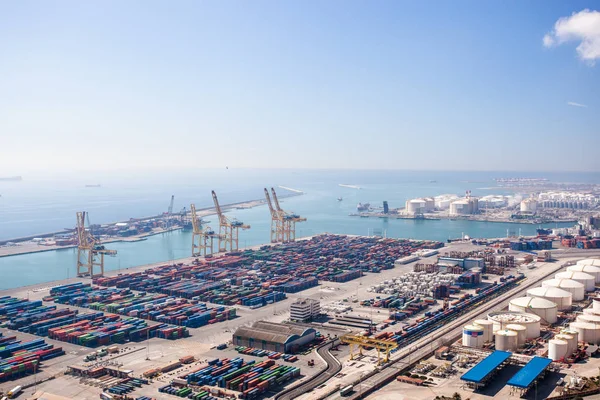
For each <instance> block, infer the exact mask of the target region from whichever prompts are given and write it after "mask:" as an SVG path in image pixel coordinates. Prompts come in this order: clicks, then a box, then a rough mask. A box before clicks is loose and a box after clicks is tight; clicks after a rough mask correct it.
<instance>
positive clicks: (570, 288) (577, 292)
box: [542, 279, 585, 301]
mask: <svg viewBox="0 0 600 400" xmlns="http://www.w3.org/2000/svg"><path fill="white" fill-rule="evenodd" d="M542 287H555V288H559V289H562V290H566V291H567V292H570V293H571V295H572V299H573V301H581V300H583V299H584V298H585V286H583V284H582V283H579V282H577V281H574V280H572V279H548V280H547V281H544V282H542Z"/></svg>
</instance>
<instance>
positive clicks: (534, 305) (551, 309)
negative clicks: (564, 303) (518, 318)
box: [508, 297, 558, 329]
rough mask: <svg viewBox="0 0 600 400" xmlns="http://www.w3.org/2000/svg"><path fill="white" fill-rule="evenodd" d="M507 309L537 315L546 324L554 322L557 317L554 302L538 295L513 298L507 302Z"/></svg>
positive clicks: (556, 308)
mask: <svg viewBox="0 0 600 400" xmlns="http://www.w3.org/2000/svg"><path fill="white" fill-rule="evenodd" d="M508 310H509V311H517V312H524V313H532V314H535V315H538V316H539V317H540V318H541V319H542V321H543V322H544V323H546V324H553V323H555V322H556V319H557V317H556V314H557V313H558V307H557V305H556V303H553V302H551V301H550V300H546V299H542V298H539V297H519V298H516V299H513V300H511V301H510V302H509V303H508ZM509 329H510V328H509Z"/></svg>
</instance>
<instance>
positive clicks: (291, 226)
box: [271, 188, 306, 242]
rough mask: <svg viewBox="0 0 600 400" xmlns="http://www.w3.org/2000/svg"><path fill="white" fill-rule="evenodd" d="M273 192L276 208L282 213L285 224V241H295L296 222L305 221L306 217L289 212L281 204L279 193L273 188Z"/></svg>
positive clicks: (283, 223)
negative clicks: (278, 197)
mask: <svg viewBox="0 0 600 400" xmlns="http://www.w3.org/2000/svg"><path fill="white" fill-rule="evenodd" d="M271 193H272V194H273V201H274V202H275V209H276V210H277V212H278V213H279V214H280V215H281V218H282V225H283V240H282V241H283V242H293V241H294V240H296V222H304V221H306V218H302V217H301V216H299V215H298V214H294V213H287V212H285V211H283V210H282V209H281V207H280V206H279V200H278V199H277V193H275V189H273V188H271Z"/></svg>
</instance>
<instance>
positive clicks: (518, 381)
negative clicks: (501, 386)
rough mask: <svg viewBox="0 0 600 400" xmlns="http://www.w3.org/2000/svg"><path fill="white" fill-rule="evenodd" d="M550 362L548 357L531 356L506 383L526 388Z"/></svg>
mask: <svg viewBox="0 0 600 400" xmlns="http://www.w3.org/2000/svg"><path fill="white" fill-rule="evenodd" d="M551 362H552V360H551V359H549V358H544V357H533V358H532V359H531V361H529V362H528V363H527V365H525V366H524V367H523V368H521V369H520V370H519V372H517V373H516V374H515V375H514V376H513V377H512V378H510V380H509V381H508V384H509V385H510V386H516V387H518V388H521V389H527V388H528V387H529V386H531V384H532V383H533V381H535V380H536V379H537V377H538V376H540V374H541V373H542V372H544V370H545V369H546V368H548V365H550V363H551Z"/></svg>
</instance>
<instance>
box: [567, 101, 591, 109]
mask: <svg viewBox="0 0 600 400" xmlns="http://www.w3.org/2000/svg"><path fill="white" fill-rule="evenodd" d="M567 104H568V105H570V106H573V107H583V108H587V106H586V105H585V104H581V103H575V102H574V101H567Z"/></svg>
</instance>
